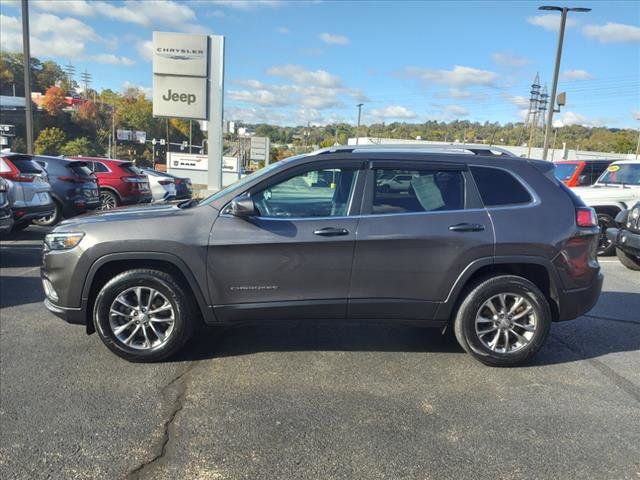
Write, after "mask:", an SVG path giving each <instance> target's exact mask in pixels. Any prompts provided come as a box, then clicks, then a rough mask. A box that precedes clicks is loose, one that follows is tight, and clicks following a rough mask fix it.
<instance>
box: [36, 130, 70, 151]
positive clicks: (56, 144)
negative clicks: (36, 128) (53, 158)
mask: <svg viewBox="0 0 640 480" xmlns="http://www.w3.org/2000/svg"><path fill="white" fill-rule="evenodd" d="M64 141H65V134H64V132H63V131H62V130H60V129H59V128H56V127H50V128H45V129H44V130H42V131H41V132H40V135H38V138H37V139H36V141H35V142H34V144H33V147H34V150H35V152H36V153H37V154H39V155H60V149H61V148H62V144H63V143H64Z"/></svg>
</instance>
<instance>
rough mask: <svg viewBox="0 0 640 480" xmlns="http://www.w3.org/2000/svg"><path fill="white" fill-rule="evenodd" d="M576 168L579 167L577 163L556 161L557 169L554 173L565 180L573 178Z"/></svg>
mask: <svg viewBox="0 0 640 480" xmlns="http://www.w3.org/2000/svg"><path fill="white" fill-rule="evenodd" d="M576 168H578V164H577V163H556V169H555V170H554V172H553V173H554V174H555V176H556V178H557V179H558V180H560V181H562V182H564V181H567V180H569V179H570V178H571V175H573V174H574V172H575V171H576Z"/></svg>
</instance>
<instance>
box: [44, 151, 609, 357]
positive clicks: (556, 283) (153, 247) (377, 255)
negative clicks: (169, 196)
mask: <svg viewBox="0 0 640 480" xmlns="http://www.w3.org/2000/svg"><path fill="white" fill-rule="evenodd" d="M553 168H554V167H553V164H552V163H549V162H542V161H536V160H528V159H521V158H517V157H514V156H512V155H511V154H509V153H508V152H505V151H501V150H499V149H496V148H491V149H490V150H489V149H488V148H487V147H477V148H473V149H472V148H470V147H464V148H453V147H450V146H448V147H442V148H437V147H435V146H428V147H424V146H422V147H421V149H412V148H402V147H401V146H375V147H374V148H360V147H348V148H346V147H345V148H333V149H327V150H321V151H319V152H315V153H313V154H309V155H302V156H297V157H292V158H289V159H287V160H282V161H280V162H277V163H274V164H272V165H270V166H268V167H266V168H264V169H262V170H260V171H258V172H256V173H254V174H253V175H250V176H247V177H245V178H243V179H242V180H240V181H238V182H237V183H235V184H233V185H231V186H230V187H227V188H225V189H224V190H222V191H220V192H218V193H216V194H214V195H213V196H211V197H209V198H207V199H205V200H203V201H200V202H195V201H191V202H183V203H181V204H179V205H161V206H157V207H145V208H139V209H136V208H131V209H128V210H125V211H119V212H101V213H99V214H96V215H91V216H88V217H85V218H82V217H79V218H77V219H71V220H67V221H65V222H63V223H61V224H60V225H59V226H58V227H56V228H55V229H54V230H53V231H52V233H50V234H49V235H47V236H46V238H45V247H44V255H43V267H42V272H41V273H42V280H43V284H44V289H45V293H46V300H45V304H46V306H47V308H48V309H49V310H50V311H52V312H54V313H55V314H57V315H59V316H60V317H62V318H64V319H66V320H67V321H69V322H71V323H80V324H85V325H86V328H87V332H89V333H91V332H93V331H94V330H96V331H97V332H98V334H99V336H100V338H101V339H102V341H103V342H104V343H105V344H106V345H107V347H109V348H110V349H111V350H112V351H114V352H115V353H116V354H118V355H120V356H122V357H124V358H126V359H129V360H134V361H153V360H159V359H163V358H166V357H168V356H170V355H171V354H173V353H175V352H177V351H178V350H179V349H181V348H182V347H183V346H184V345H185V342H186V341H187V340H188V338H189V337H190V335H191V333H192V332H193V331H194V329H195V327H196V326H197V325H198V324H199V323H201V322H203V323H204V324H206V325H223V324H227V325H228V324H236V323H241V322H246V321H255V320H258V321H267V320H271V319H277V320H287V319H295V320H300V319H310V320H328V319H331V320H333V319H335V320H338V319H345V318H346V319H353V320H369V319H390V320H394V321H402V322H406V321H408V322H413V323H415V324H417V325H423V326H427V327H437V328H440V329H443V330H444V329H447V328H451V329H453V330H454V332H455V335H456V337H457V339H458V341H459V343H460V345H461V346H462V347H463V348H464V349H465V350H466V351H467V352H469V353H470V354H471V355H472V356H474V357H475V358H477V359H478V360H480V361H481V362H484V363H486V364H489V365H496V366H510V365H517V364H520V363H522V362H525V361H526V360H528V359H529V358H531V357H532V356H533V355H534V354H535V353H536V352H537V351H538V350H539V349H540V347H541V345H542V344H543V342H544V340H545V338H546V337H547V334H548V332H549V328H550V325H551V322H553V321H561V320H569V319H573V318H576V317H578V316H579V315H581V314H583V313H585V312H587V311H588V310H590V309H591V307H592V306H593V305H594V304H595V302H596V300H597V299H598V296H599V294H600V290H601V287H602V275H601V273H600V266H599V264H598V261H597V258H596V244H597V240H598V227H597V219H596V216H595V212H594V211H593V209H591V208H588V207H586V206H585V205H584V204H583V203H582V201H581V200H580V199H579V198H578V197H576V196H575V195H574V194H572V193H571V191H570V190H569V189H568V188H567V187H566V186H565V185H563V184H562V183H561V182H559V181H558V180H557V179H556V178H555V176H554V173H553ZM397 175H402V176H407V177H410V179H409V181H407V182H406V185H405V187H404V188H403V189H392V190H389V191H386V189H385V190H381V189H379V188H377V185H378V184H379V180H380V179H382V178H388V177H389V176H397Z"/></svg>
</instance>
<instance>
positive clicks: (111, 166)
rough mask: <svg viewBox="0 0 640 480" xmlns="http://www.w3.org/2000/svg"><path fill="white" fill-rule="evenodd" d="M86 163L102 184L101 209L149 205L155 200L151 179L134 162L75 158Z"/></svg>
mask: <svg viewBox="0 0 640 480" xmlns="http://www.w3.org/2000/svg"><path fill="white" fill-rule="evenodd" d="M75 159H77V160H80V161H82V162H85V164H86V165H87V166H88V167H89V168H90V169H91V171H92V172H93V173H94V174H95V175H96V177H98V181H99V183H100V209H102V210H110V209H112V208H116V207H119V206H120V205H131V204H135V203H149V202H151V201H152V200H153V196H152V194H151V188H150V186H149V179H148V178H147V176H146V175H144V174H143V173H142V172H141V171H140V170H138V169H137V168H136V167H135V165H134V164H133V162H126V161H123V160H114V159H109V158H93V157H75Z"/></svg>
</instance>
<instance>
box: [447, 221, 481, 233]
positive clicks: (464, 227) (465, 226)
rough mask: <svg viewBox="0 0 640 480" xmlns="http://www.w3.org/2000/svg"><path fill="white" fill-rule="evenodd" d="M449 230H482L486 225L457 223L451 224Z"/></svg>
mask: <svg viewBox="0 0 640 480" xmlns="http://www.w3.org/2000/svg"><path fill="white" fill-rule="evenodd" d="M449 230H451V231H452V232H482V231H483V230H484V225H480V224H479V223H457V224H455V225H449Z"/></svg>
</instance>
